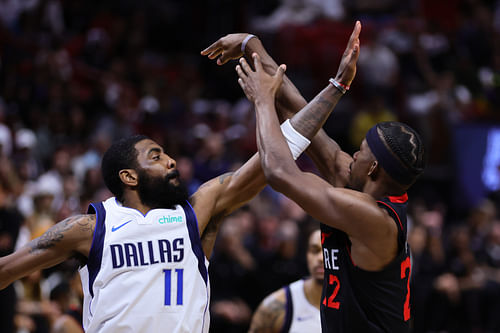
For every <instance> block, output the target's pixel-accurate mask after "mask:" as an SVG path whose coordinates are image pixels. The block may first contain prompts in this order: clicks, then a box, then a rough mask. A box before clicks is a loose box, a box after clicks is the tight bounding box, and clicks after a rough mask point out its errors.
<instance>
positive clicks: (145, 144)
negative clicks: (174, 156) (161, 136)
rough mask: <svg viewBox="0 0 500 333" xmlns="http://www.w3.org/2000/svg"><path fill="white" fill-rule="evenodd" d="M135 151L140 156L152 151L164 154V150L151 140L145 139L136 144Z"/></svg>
mask: <svg viewBox="0 0 500 333" xmlns="http://www.w3.org/2000/svg"><path fill="white" fill-rule="evenodd" d="M135 149H136V150H137V152H138V153H139V155H143V154H146V155H147V154H148V153H150V152H151V151H160V152H163V148H162V147H161V146H160V145H159V144H158V143H156V142H154V141H153V140H151V139H144V140H141V141H139V142H137V143H136V144H135Z"/></svg>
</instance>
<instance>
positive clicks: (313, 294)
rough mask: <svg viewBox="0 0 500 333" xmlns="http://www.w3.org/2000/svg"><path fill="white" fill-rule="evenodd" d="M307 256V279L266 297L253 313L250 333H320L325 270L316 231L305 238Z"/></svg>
mask: <svg viewBox="0 0 500 333" xmlns="http://www.w3.org/2000/svg"><path fill="white" fill-rule="evenodd" d="M306 256H307V268H308V270H309V274H310V276H309V277H308V278H306V279H301V280H298V281H295V282H293V283H291V284H289V285H287V286H285V287H284V288H282V289H280V290H277V291H275V292H273V293H272V294H270V295H269V296H267V297H266V298H265V299H264V300H263V301H262V303H261V304H260V305H259V307H258V308H257V311H256V312H255V313H254V315H253V317H252V323H251V324H250V330H249V332H252V333H259V332H268V333H272V332H276V333H278V332H283V333H285V332H290V333H292V332H296V333H299V332H321V318H320V312H319V307H320V302H321V291H322V289H323V275H324V269H323V251H322V249H321V232H320V230H319V229H315V230H314V231H313V232H312V233H311V234H310V236H309V238H308V243H307V253H306Z"/></svg>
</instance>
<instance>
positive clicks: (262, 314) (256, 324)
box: [249, 288, 286, 332]
mask: <svg viewBox="0 0 500 333" xmlns="http://www.w3.org/2000/svg"><path fill="white" fill-rule="evenodd" d="M285 316H286V292H285V289H284V288H281V289H279V290H277V291H275V292H273V293H272V294H270V295H268V296H267V297H266V298H264V300H263V301H262V302H261V303H260V305H259V307H258V308H257V311H256V312H255V314H254V317H253V318H252V324H251V329H250V331H249V332H279V331H280V330H281V328H282V326H283V323H284V321H285Z"/></svg>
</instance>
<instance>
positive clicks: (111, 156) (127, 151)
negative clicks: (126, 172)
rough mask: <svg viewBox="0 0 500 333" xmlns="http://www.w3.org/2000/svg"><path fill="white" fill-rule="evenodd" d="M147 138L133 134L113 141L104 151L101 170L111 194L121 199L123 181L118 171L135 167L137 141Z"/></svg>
mask: <svg viewBox="0 0 500 333" xmlns="http://www.w3.org/2000/svg"><path fill="white" fill-rule="evenodd" d="M146 139H149V138H148V137H147V136H145V135H134V136H130V137H127V138H123V139H120V140H118V141H116V142H114V143H113V144H112V145H111V147H109V149H108V150H107V151H106V153H104V156H103V157H102V163H101V172H102V177H103V179H104V183H105V184H106V186H107V187H108V189H109V190H110V191H111V193H113V195H114V196H115V197H116V198H117V199H118V200H119V201H123V183H122V181H121V179H120V176H119V173H120V170H123V169H135V168H137V166H138V164H137V150H136V149H135V145H136V143H137V142H139V141H142V140H146Z"/></svg>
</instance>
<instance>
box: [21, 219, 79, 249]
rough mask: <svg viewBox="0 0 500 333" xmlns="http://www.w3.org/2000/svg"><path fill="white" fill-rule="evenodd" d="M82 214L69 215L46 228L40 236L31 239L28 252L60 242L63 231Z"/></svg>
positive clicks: (71, 226)
mask: <svg viewBox="0 0 500 333" xmlns="http://www.w3.org/2000/svg"><path fill="white" fill-rule="evenodd" d="M82 216H83V215H77V216H71V217H68V218H67V219H65V220H63V221H61V222H59V223H57V224H56V225H54V226H53V227H51V228H50V229H49V230H47V231H46V232H45V233H44V234H43V235H42V236H40V237H39V238H37V239H35V240H33V241H32V242H31V249H30V253H33V252H36V251H40V250H46V249H49V248H51V247H53V246H54V245H55V244H56V243H58V242H60V241H61V240H62V239H63V238H64V233H65V232H66V231H68V230H70V229H71V228H73V227H74V225H75V223H74V222H75V220H78V219H81V218H82Z"/></svg>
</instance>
